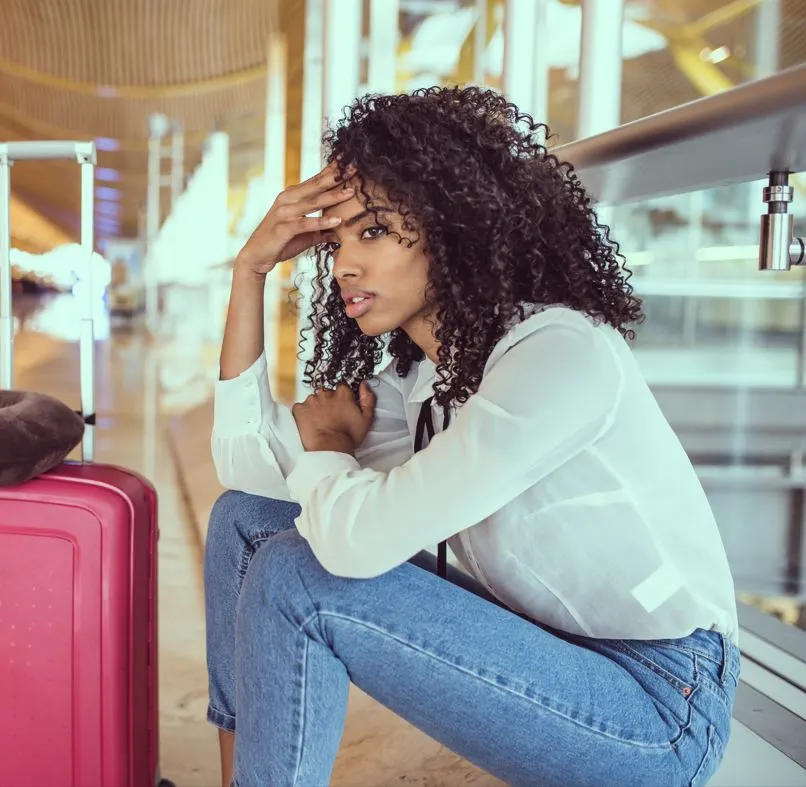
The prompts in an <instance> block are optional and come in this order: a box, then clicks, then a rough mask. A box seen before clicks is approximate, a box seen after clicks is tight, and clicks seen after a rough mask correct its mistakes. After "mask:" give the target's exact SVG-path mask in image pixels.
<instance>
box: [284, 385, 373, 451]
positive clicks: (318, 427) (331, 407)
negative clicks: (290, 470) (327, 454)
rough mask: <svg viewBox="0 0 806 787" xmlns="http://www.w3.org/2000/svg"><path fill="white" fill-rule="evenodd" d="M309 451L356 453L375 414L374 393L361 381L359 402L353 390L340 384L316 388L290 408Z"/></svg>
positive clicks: (303, 443) (304, 445) (301, 437)
mask: <svg viewBox="0 0 806 787" xmlns="http://www.w3.org/2000/svg"><path fill="white" fill-rule="evenodd" d="M291 412H292V413H293V415H294V420H296V422H297V428H298V429H299V436H300V439H301V440H302V445H303V447H304V448H305V450H306V451H338V452H340V453H343V454H351V455H353V454H355V452H356V449H357V448H358V446H360V445H361V443H363V442H364V438H365V437H366V436H367V432H369V430H370V427H371V426H372V421H373V419H374V418H375V394H374V393H373V392H372V390H371V389H370V387H369V384H368V383H365V382H364V383H361V386H360V388H359V389H358V402H356V399H355V395H354V394H353V392H352V390H351V389H350V388H349V387H348V386H346V385H340V386H339V387H338V388H336V390H335V391H317V392H316V393H314V394H311V395H310V396H309V397H308V398H307V399H306V400H305V401H304V402H302V403H300V404H295V405H294V407H293V408H292V409H291Z"/></svg>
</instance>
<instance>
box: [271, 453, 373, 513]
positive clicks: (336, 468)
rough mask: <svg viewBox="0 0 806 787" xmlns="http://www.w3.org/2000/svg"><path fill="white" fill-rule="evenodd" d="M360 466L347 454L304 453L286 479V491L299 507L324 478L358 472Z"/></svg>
mask: <svg viewBox="0 0 806 787" xmlns="http://www.w3.org/2000/svg"><path fill="white" fill-rule="evenodd" d="M360 469H361V465H360V464H359V463H358V462H357V461H356V459H355V458H354V457H352V456H350V455H349V454H342V453H340V452H339V451H306V452H305V453H304V454H302V456H300V458H299V459H297V463H296V465H295V466H294V469H293V470H292V471H291V472H290V473H289V475H288V477H287V478H286V484H288V490H289V491H290V492H291V495H292V497H293V498H294V499H295V500H296V501H297V502H298V503H300V504H301V505H303V506H304V504H305V502H306V501H307V500H308V499H309V498H310V497H311V495H312V494H313V491H314V489H315V488H316V486H317V485H318V484H319V483H320V482H321V481H323V480H324V479H325V478H330V477H331V476H334V475H341V474H342V473H349V472H350V471H351V470H360Z"/></svg>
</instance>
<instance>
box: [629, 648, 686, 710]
mask: <svg viewBox="0 0 806 787" xmlns="http://www.w3.org/2000/svg"><path fill="white" fill-rule="evenodd" d="M618 648H619V649H620V650H621V651H622V652H623V653H625V654H626V655H628V656H630V657H631V658H633V659H635V661H637V662H638V663H639V664H642V665H643V666H644V667H646V668H647V669H650V670H652V672H654V673H655V674H656V675H658V676H660V677H661V678H663V679H664V680H665V681H666V682H667V683H668V684H669V685H670V686H671V687H672V688H673V689H674V690H675V692H677V693H678V694H679V695H680V696H682V697H684V698H685V699H686V700H689V699H690V698H691V696H692V695H693V694H694V692H695V690H696V689H697V686H698V685H699V679H700V676H699V669H698V665H697V656H696V654H694V653H691V652H689V651H684V650H682V649H680V648H666V647H664V646H663V645H659V644H656V643H654V642H652V641H630V642H627V641H624V640H621V641H620V642H619V643H618Z"/></svg>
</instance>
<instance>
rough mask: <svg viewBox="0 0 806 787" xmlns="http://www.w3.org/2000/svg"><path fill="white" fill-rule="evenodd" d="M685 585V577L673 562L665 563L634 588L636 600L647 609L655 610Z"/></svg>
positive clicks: (633, 592)
mask: <svg viewBox="0 0 806 787" xmlns="http://www.w3.org/2000/svg"><path fill="white" fill-rule="evenodd" d="M681 587H683V578H682V577H681V576H680V573H679V572H678V570H677V569H676V568H675V567H674V566H673V565H671V563H664V564H663V565H662V566H661V567H660V568H659V569H658V570H657V571H653V572H652V573H651V574H650V575H649V576H648V577H647V578H646V579H645V580H644V581H643V582H641V583H640V584H638V585H636V586H635V587H634V588H633V589H632V594H633V596H634V597H635V600H636V601H637V602H638V603H639V604H640V605H641V606H642V607H643V608H644V609H645V610H646V611H647V612H654V611H655V610H656V609H657V608H658V607H659V606H660V605H661V604H663V602H664V601H667V600H668V599H670V598H671V597H672V596H673V595H674V594H675V593H676V592H677V591H678V590H680V588H681Z"/></svg>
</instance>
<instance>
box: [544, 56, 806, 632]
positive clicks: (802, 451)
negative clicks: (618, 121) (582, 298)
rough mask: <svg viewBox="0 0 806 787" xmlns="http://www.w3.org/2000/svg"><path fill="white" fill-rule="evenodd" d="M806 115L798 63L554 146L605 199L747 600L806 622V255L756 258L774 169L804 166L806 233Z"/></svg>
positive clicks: (800, 190) (644, 342) (652, 366)
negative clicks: (766, 262)
mask: <svg viewBox="0 0 806 787" xmlns="http://www.w3.org/2000/svg"><path fill="white" fill-rule="evenodd" d="M804 116H806V67H804V66H801V67H797V68H795V69H790V70H788V71H786V72H784V73H781V74H778V75H776V76H773V77H771V78H769V79H766V80H763V81H760V82H756V83H754V84H753V85H746V86H744V87H742V88H740V89H737V90H735V91H732V92H731V93H730V94H722V95H719V96H714V97H712V98H708V99H702V100H700V101H697V102H695V103H692V104H688V105H685V106H682V107H679V108H676V109H673V110H670V111H667V112H664V113H662V114H660V115H656V116H653V117H650V118H646V119H644V120H641V121H638V122H636V123H633V124H630V125H628V126H624V127H621V128H618V129H616V130H613V131H611V132H608V133H605V134H601V135H598V137H593V138H590V139H587V140H582V141H580V142H579V143H573V144H571V145H566V146H563V147H562V148H560V149H558V154H559V155H560V156H561V157H562V158H566V159H568V160H570V161H571V162H572V163H574V164H576V165H577V167H578V170H579V174H580V177H581V179H582V181H583V183H585V184H586V185H587V186H588V187H589V188H590V189H592V190H593V192H594V193H595V194H597V195H599V196H603V197H605V199H604V200H603V202H604V204H603V205H602V210H603V214H604V215H606V216H607V219H608V221H609V223H610V225H611V226H612V227H613V232H614V235H615V237H616V238H617V239H618V240H619V241H620V243H621V245H622V249H623V251H624V254H625V257H626V259H627V263H628V265H629V267H630V268H631V269H632V270H633V273H634V275H633V277H632V283H633V284H634V286H635V289H636V292H637V294H638V295H639V296H641V297H642V299H643V301H644V306H645V311H646V315H647V319H646V321H645V322H644V324H643V325H641V326H640V327H639V329H638V331H637V335H636V338H635V340H634V350H635V353H636V356H637V358H638V360H639V363H640V364H641V367H642V369H643V371H644V374H645V375H646V377H647V380H648V381H649V383H650V385H651V386H652V388H653V390H654V391H655V393H656V395H657V397H658V399H659V401H660V403H661V406H662V407H663V408H664V410H665V412H666V414H667V417H668V418H669V420H670V422H671V425H672V427H673V428H674V429H675V430H676V431H677V433H678V435H679V436H680V438H681V440H682V441H683V443H684V446H685V447H686V450H687V451H688V453H689V455H690V456H691V458H692V460H693V461H694V463H695V465H696V467H697V470H698V472H699V474H700V477H701V479H702V483H703V486H704V488H705V491H706V493H707V494H708V497H709V499H710V501H711V504H712V506H713V509H714V511H715V514H716V517H717V520H718V522H719V526H720V530H721V532H722V537H723V540H724V542H725V546H726V550H727V552H728V557H729V560H730V563H731V566H732V569H733V573H734V578H735V582H736V589H737V594H738V595H739V598H740V599H741V600H743V601H745V602H748V603H752V604H754V605H755V606H756V607H758V608H760V609H762V610H764V611H765V612H767V613H770V614H772V615H774V616H775V617H777V618H779V619H780V620H782V621H784V622H785V623H788V624H792V625H794V626H798V627H800V628H804V629H806V538H805V537H804V531H806V506H805V505H804V502H805V501H806V471H804V463H805V462H806V418H804V415H803V413H804V410H805V409H806V407H805V406H806V280H805V279H804V274H806V266H801V267H799V266H792V267H791V268H790V269H789V270H760V261H759V240H760V224H761V215H762V214H763V213H766V211H767V206H766V204H765V203H764V201H763V199H762V195H763V188H764V186H765V185H766V184H767V182H768V179H769V175H768V173H769V171H770V170H772V169H775V170H778V169H780V170H782V171H785V172H786V171H788V172H791V173H792V174H791V175H790V176H789V178H788V180H789V184H790V185H791V186H792V188H793V195H794V199H793V201H792V202H791V204H790V205H789V206H788V209H789V213H791V214H792V215H793V216H794V234H795V235H798V234H800V235H804V234H806V188H804V186H805V185H806V180H804V179H801V178H800V177H799V175H798V174H797V173H799V172H803V171H804V170H806V125H804V124H801V125H799V124H798V118H803V117H804ZM727 139H729V140H731V148H730V149H729V150H727V149H725V148H723V145H724V141H725V140H727ZM762 178H763V179H762ZM737 181H739V182H737ZM670 190H673V191H674V192H676V193H671V194H669V191H670ZM791 261H794V259H793V260H791ZM783 267H785V266H783Z"/></svg>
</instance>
